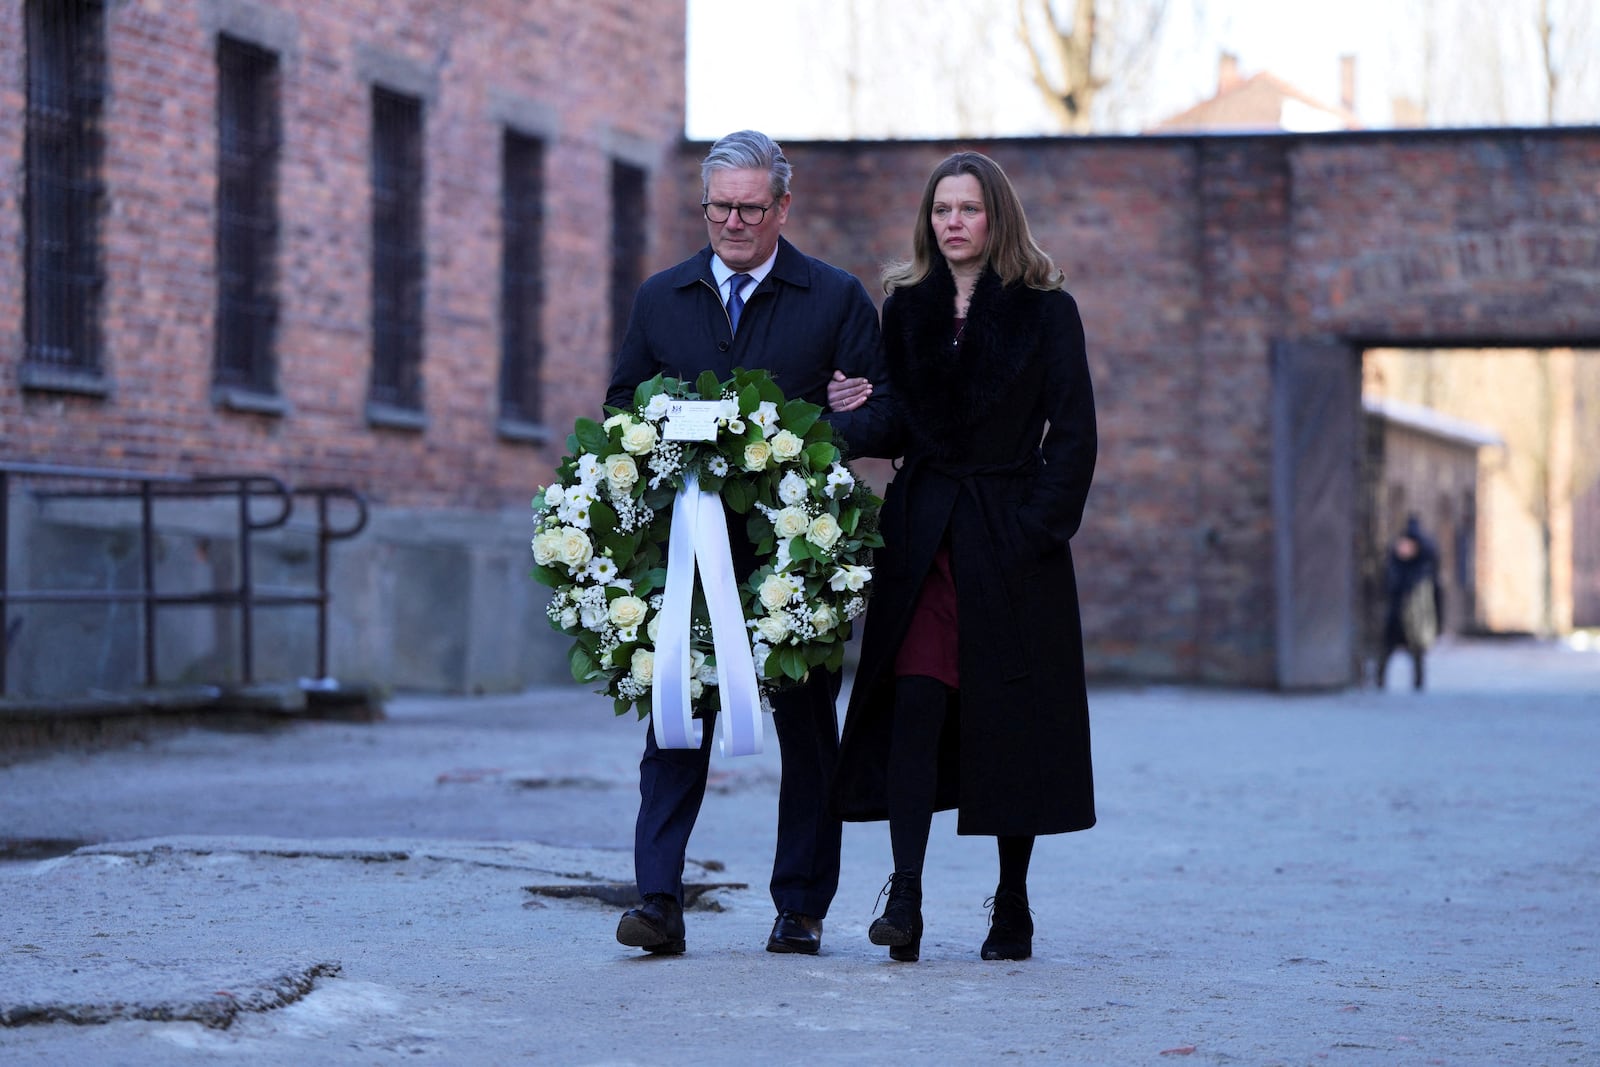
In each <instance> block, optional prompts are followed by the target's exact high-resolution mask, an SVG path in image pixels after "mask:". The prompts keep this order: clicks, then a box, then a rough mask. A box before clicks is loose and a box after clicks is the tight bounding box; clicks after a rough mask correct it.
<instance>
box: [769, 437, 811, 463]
mask: <svg viewBox="0 0 1600 1067" xmlns="http://www.w3.org/2000/svg"><path fill="white" fill-rule="evenodd" d="M805 444H806V443H805V442H804V441H802V440H800V438H799V437H797V436H795V434H794V433H793V432H792V431H789V430H779V431H778V433H777V436H776V437H774V438H773V439H772V454H773V455H774V456H777V457H778V462H779V463H788V462H789V461H790V460H792V459H794V458H795V457H797V456H798V455H800V450H801V449H803V448H805Z"/></svg>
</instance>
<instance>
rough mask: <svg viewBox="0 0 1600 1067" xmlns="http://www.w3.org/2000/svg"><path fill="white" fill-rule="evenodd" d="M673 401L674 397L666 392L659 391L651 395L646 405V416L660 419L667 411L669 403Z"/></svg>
mask: <svg viewBox="0 0 1600 1067" xmlns="http://www.w3.org/2000/svg"><path fill="white" fill-rule="evenodd" d="M670 403H672V398H671V397H669V396H668V395H667V394H666V393H657V394H656V395H655V396H653V397H651V398H650V400H649V401H648V402H647V403H646V404H645V406H644V417H645V418H647V419H659V418H661V417H662V416H664V415H665V414H666V413H667V405H668V404H670Z"/></svg>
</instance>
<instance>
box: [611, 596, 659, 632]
mask: <svg viewBox="0 0 1600 1067" xmlns="http://www.w3.org/2000/svg"><path fill="white" fill-rule="evenodd" d="M649 610H650V609H649V608H647V607H645V604H644V601H642V600H640V599H639V598H638V597H636V596H619V597H617V599H615V600H613V601H612V602H611V606H610V607H609V608H607V609H606V614H608V615H609V616H611V621H612V622H613V623H615V624H616V625H617V626H618V627H619V628H621V629H626V628H628V627H630V626H638V625H639V624H640V623H641V622H643V621H644V616H645V613H646V612H647V611H649Z"/></svg>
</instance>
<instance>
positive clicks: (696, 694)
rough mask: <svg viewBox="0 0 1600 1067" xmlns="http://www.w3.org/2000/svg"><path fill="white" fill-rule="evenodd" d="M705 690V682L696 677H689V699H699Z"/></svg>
mask: <svg viewBox="0 0 1600 1067" xmlns="http://www.w3.org/2000/svg"><path fill="white" fill-rule="evenodd" d="M705 691H706V683H704V682H702V681H701V680H700V679H698V678H690V679H689V699H690V700H699V699H700V697H701V696H702V695H703V694H704V693H705Z"/></svg>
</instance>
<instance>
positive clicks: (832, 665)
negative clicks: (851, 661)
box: [822, 641, 844, 672]
mask: <svg viewBox="0 0 1600 1067" xmlns="http://www.w3.org/2000/svg"><path fill="white" fill-rule="evenodd" d="M822 666H823V669H824V670H829V671H835V672H837V671H840V670H843V669H844V642H843V641H838V642H836V643H835V644H834V645H833V647H832V648H830V649H828V658H827V659H825V660H823V661H822Z"/></svg>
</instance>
